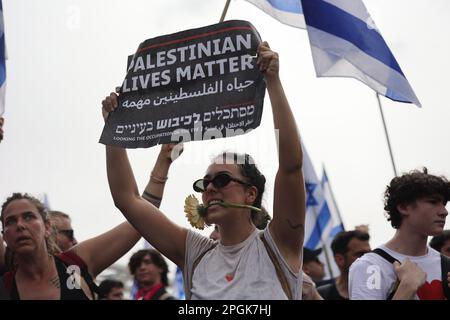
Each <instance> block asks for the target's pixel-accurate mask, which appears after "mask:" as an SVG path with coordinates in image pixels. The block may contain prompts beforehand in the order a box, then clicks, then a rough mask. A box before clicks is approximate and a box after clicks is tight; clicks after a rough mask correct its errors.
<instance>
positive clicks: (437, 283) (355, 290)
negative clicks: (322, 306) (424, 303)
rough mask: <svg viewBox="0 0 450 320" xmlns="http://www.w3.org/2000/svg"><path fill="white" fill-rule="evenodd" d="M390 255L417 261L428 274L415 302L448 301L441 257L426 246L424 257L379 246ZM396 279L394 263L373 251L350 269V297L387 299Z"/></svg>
mask: <svg viewBox="0 0 450 320" xmlns="http://www.w3.org/2000/svg"><path fill="white" fill-rule="evenodd" d="M380 249H382V250H384V251H386V252H387V253H388V254H389V255H391V256H392V257H394V258H395V259H397V260H398V261H400V262H401V263H403V261H404V260H405V259H406V258H409V259H410V260H411V261H412V262H415V263H416V264H417V265H418V266H419V267H420V268H421V269H422V270H423V271H425V273H426V274H427V278H426V282H425V284H424V285H423V286H422V287H420V288H419V290H417V294H416V296H415V299H416V300H445V296H444V292H443V288H442V274H441V256H440V254H439V252H437V251H436V250H434V249H433V248H430V247H427V249H428V252H427V254H426V255H424V256H407V255H403V254H400V253H398V252H395V251H392V250H390V249H388V248H387V247H386V246H380ZM396 280H397V275H396V274H395V271H394V266H393V264H392V263H390V262H389V261H387V260H386V259H384V258H383V257H381V256H380V255H378V254H376V253H373V252H370V253H366V254H365V255H364V256H362V257H361V258H359V259H357V260H356V261H355V262H354V263H353V264H352V265H351V267H350V274H349V284H348V289H349V296H350V299H352V300H386V299H387V298H388V296H389V294H390V293H391V291H392V289H393V286H394V285H395V282H396Z"/></svg>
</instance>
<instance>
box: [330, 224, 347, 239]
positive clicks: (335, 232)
mask: <svg viewBox="0 0 450 320" xmlns="http://www.w3.org/2000/svg"><path fill="white" fill-rule="evenodd" d="M341 231H344V226H343V225H342V223H341V224H339V225H337V226H336V227H334V228H333V229H331V231H330V236H329V238H330V239H333V238H334V236H335V235H336V234H338V232H341Z"/></svg>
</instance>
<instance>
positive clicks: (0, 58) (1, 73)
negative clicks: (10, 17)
mask: <svg viewBox="0 0 450 320" xmlns="http://www.w3.org/2000/svg"><path fill="white" fill-rule="evenodd" d="M5 60H6V48H5V24H4V22H3V4H2V0H0V116H2V115H3V113H4V112H5V91H6V63H5Z"/></svg>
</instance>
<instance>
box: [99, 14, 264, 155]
mask: <svg viewBox="0 0 450 320" xmlns="http://www.w3.org/2000/svg"><path fill="white" fill-rule="evenodd" d="M260 42H261V39H260V37H259V34H258V32H257V31H256V30H255V28H254V27H253V26H252V25H251V24H250V23H249V22H247V21H240V20H231V21H227V22H223V23H219V24H215V25H211V26H207V27H203V28H199V29H192V30H187V31H182V32H178V33H175V34H171V35H165V36H160V37H157V38H153V39H149V40H146V41H145V42H143V43H142V44H141V45H140V46H139V48H138V50H137V52H136V53H135V54H134V56H132V57H131V58H130V59H129V62H128V68H127V70H128V72H127V76H126V78H125V80H124V82H123V84H122V87H121V92H120V96H119V106H118V108H117V109H116V110H115V111H114V112H112V113H111V114H110V115H109V117H108V119H107V121H106V124H105V127H104V129H103V133H102V136H101V138H100V142H101V143H103V144H106V145H113V146H120V147H124V148H147V147H151V146H154V145H156V144H164V143H171V142H179V141H183V142H187V141H192V140H206V139H215V138H221V137H230V136H235V135H239V134H243V133H245V132H247V131H249V130H251V129H254V128H256V127H258V126H259V124H260V122H261V116H262V111H263V102H264V94H265V82H264V79H263V75H262V73H261V72H260V71H259V69H258V66H257V65H256V51H257V48H258V45H259V43H260Z"/></svg>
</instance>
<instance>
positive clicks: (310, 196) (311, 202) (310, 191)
mask: <svg viewBox="0 0 450 320" xmlns="http://www.w3.org/2000/svg"><path fill="white" fill-rule="evenodd" d="M316 187H317V183H308V182H306V183H305V188H306V207H310V206H317V205H318V204H319V203H318V202H317V200H316V198H314V190H315V189H316Z"/></svg>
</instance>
